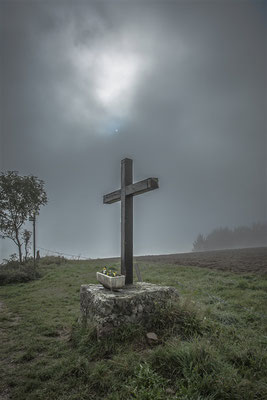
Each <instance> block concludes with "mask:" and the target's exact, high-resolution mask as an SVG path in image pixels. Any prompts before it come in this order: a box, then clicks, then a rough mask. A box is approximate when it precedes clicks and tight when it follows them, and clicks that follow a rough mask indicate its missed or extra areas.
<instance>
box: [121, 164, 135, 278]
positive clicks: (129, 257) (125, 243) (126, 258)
mask: <svg viewBox="0 0 267 400" xmlns="http://www.w3.org/2000/svg"><path fill="white" fill-rule="evenodd" d="M132 183H133V161H132V160H131V159H129V158H125V159H124V160H122V161H121V273H122V274H123V275H125V284H126V285H131V284H132V283H133V197H132V196H126V186H128V185H131V184H132Z"/></svg>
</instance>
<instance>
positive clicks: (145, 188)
mask: <svg viewBox="0 0 267 400" xmlns="http://www.w3.org/2000/svg"><path fill="white" fill-rule="evenodd" d="M158 187H159V180H158V178H147V179H144V180H143V181H140V182H136V183H132V184H131V185H128V186H126V195H127V196H129V195H133V196H137V195H138V194H142V193H145V192H149V191H150V190H154V189H158Z"/></svg>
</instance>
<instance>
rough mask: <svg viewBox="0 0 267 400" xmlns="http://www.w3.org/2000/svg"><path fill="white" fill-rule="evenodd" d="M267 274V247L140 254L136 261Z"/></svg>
mask: <svg viewBox="0 0 267 400" xmlns="http://www.w3.org/2000/svg"><path fill="white" fill-rule="evenodd" d="M138 260H139V261H142V262H157V263H163V264H176V265H185V266H192V267H200V268H212V269H219V270H223V271H231V272H236V273H256V274H267V247H257V248H248V249H233V250H216V251H203V252H192V253H179V254H166V255H157V256H140V257H136V261H138Z"/></svg>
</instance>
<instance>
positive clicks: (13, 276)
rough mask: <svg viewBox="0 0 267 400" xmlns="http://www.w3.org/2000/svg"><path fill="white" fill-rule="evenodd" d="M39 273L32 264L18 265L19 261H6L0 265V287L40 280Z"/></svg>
mask: <svg viewBox="0 0 267 400" xmlns="http://www.w3.org/2000/svg"><path fill="white" fill-rule="evenodd" d="M40 276H41V275H40V273H39V271H37V270H36V268H34V267H33V265H32V264H20V263H19V261H8V262H7V263H5V264H1V265H0V285H7V284H9V283H23V282H29V281H32V280H34V279H38V278H40Z"/></svg>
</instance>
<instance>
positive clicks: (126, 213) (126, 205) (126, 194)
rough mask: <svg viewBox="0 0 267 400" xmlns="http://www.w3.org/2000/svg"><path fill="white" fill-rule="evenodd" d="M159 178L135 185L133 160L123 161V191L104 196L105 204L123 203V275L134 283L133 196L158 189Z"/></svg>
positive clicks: (129, 281)
mask: <svg viewBox="0 0 267 400" xmlns="http://www.w3.org/2000/svg"><path fill="white" fill-rule="evenodd" d="M158 187H159V184H158V178H148V179H144V180H143V181H140V182H136V183H133V160H131V159H129V158H125V159H124V160H122V161H121V189H119V190H115V192H112V193H108V194H105V195H104V196H103V203H104V204H111V203H115V202H116V201H121V273H122V274H123V275H125V283H126V285H131V284H132V283H133V196H137V195H138V194H142V193H145V192H149V191H150V190H154V189H158Z"/></svg>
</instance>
